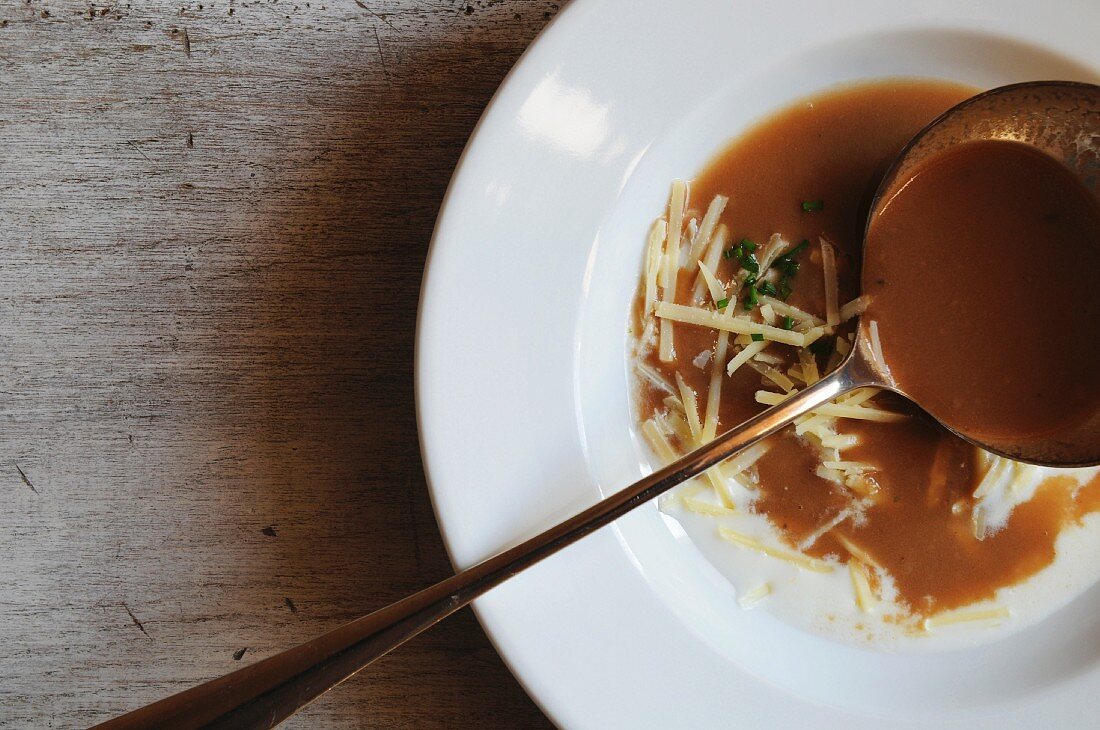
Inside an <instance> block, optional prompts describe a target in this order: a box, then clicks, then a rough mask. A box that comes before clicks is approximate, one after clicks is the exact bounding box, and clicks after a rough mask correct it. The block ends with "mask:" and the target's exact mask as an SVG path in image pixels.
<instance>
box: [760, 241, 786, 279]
mask: <svg viewBox="0 0 1100 730" xmlns="http://www.w3.org/2000/svg"><path fill="white" fill-rule="evenodd" d="M790 246H791V244H790V243H789V242H788V241H787V239H785V238H783V236H781V235H779V234H778V233H773V234H772V235H771V238H769V239H768V244H767V246H766V247H765V248H764V250H763V251H762V252H761V254H760V270H761V271H762V272H764V274H763V275H764V276H766V275H767V273H768V270H769V269H771V267H772V264H774V263H775V260H776V259H777V258H779V257H780V256H782V255H783V252H784V251H786V250H787V249H788V248H790Z"/></svg>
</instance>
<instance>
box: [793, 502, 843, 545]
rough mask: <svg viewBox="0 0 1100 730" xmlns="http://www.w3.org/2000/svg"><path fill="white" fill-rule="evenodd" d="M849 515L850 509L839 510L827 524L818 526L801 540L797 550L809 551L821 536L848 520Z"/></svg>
mask: <svg viewBox="0 0 1100 730" xmlns="http://www.w3.org/2000/svg"><path fill="white" fill-rule="evenodd" d="M851 515H852V511H851V510H850V509H842V510H840V511H839V512H837V513H836V514H835V515H834V516H833V518H832V519H830V520H828V521H827V522H825V523H823V524H821V525H819V526H818V528H817V529H816V530H814V531H813V532H811V533H810V534H809V535H807V536H806V537H804V538H802V542H800V543H798V549H799V550H807V549H809V548H810V547H812V546H813V544H814V543H815V542H817V541H818V540H820V539H821V536H822V535H824V534H825V533H826V532H829V531H830V530H832V529H833V528H834V527H836V526H837V525H839V524H840V523H841V522H843V521H844V520H846V519H848V518H849V517H850V516H851Z"/></svg>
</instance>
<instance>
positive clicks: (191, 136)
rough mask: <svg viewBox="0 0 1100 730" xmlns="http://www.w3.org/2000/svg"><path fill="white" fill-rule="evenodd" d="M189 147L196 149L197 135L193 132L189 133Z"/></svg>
mask: <svg viewBox="0 0 1100 730" xmlns="http://www.w3.org/2000/svg"><path fill="white" fill-rule="evenodd" d="M187 146H188V147H190V148H192V149H194V147H195V135H194V133H193V132H188V133H187Z"/></svg>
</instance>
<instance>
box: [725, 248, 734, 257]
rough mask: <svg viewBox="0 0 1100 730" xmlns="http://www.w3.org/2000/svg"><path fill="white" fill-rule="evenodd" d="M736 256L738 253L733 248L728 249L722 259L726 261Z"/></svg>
mask: <svg viewBox="0 0 1100 730" xmlns="http://www.w3.org/2000/svg"><path fill="white" fill-rule="evenodd" d="M735 255H736V253H735V252H734V250H733V249H732V248H727V249H726V250H725V251H723V252H722V258H726V259H732V258H733V257H734V256H735Z"/></svg>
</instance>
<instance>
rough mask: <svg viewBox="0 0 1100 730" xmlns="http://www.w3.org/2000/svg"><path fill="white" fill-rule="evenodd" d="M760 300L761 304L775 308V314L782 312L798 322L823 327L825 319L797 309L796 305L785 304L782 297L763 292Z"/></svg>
mask: <svg viewBox="0 0 1100 730" xmlns="http://www.w3.org/2000/svg"><path fill="white" fill-rule="evenodd" d="M760 301H761V302H762V303H763V304H767V305H769V306H770V307H771V308H772V309H774V310H775V312H776V314H784V315H787V316H789V317H793V318H794V319H797V320H798V321H799V322H802V323H805V324H808V325H809V326H811V327H823V326H825V320H823V319H821V318H820V317H817V316H815V315H812V314H810V313H809V312H807V311H805V310H803V309H799V308H798V307H796V306H794V305H792V304H787V303H786V302H785V301H783V300H782V299H776V298H775V297H772V296H768V295H767V294H764V295H762V296H761V297H760Z"/></svg>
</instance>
